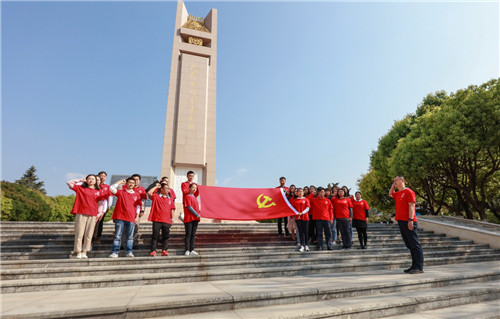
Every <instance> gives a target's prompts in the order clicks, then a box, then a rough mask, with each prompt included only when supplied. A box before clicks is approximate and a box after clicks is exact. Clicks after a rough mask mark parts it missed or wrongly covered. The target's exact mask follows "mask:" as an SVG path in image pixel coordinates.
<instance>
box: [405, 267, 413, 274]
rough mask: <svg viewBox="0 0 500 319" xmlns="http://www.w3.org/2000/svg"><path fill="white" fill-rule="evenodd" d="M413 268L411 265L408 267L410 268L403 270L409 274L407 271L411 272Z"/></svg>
mask: <svg viewBox="0 0 500 319" xmlns="http://www.w3.org/2000/svg"><path fill="white" fill-rule="evenodd" d="M411 270H413V268H411V267H410V268H408V269H405V270H403V272H404V273H405V274H407V273H409V272H410V271H411Z"/></svg>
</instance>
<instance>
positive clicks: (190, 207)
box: [184, 183, 200, 256]
mask: <svg viewBox="0 0 500 319" xmlns="http://www.w3.org/2000/svg"><path fill="white" fill-rule="evenodd" d="M197 193H198V185H196V183H192V184H191V185H190V186H189V194H187V195H186V196H185V198H184V230H185V232H186V237H185V238H184V244H185V246H186V252H185V253H184V255H186V256H189V255H198V253H197V252H196V250H194V239H195V237H196V229H197V228H198V223H199V222H200V207H199V205H198V199H197V198H196V195H195V194H197Z"/></svg>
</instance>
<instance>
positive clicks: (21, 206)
mask: <svg viewBox="0 0 500 319" xmlns="http://www.w3.org/2000/svg"><path fill="white" fill-rule="evenodd" d="M1 186H2V195H3V196H5V197H6V198H8V199H10V200H11V203H12V210H6V211H5V212H4V210H3V209H2V220H15V221H48V220H49V219H48V218H49V215H50V211H51V208H50V206H49V205H48V204H47V203H46V202H45V199H44V197H45V195H43V194H42V193H41V192H39V191H37V190H32V189H29V188H27V187H26V186H24V185H20V184H17V183H9V182H6V181H2V182H1Z"/></svg>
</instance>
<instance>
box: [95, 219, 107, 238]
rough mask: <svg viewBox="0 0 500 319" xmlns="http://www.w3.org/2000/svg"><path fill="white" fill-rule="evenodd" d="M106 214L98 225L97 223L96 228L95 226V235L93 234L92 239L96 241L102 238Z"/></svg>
mask: <svg viewBox="0 0 500 319" xmlns="http://www.w3.org/2000/svg"><path fill="white" fill-rule="evenodd" d="M105 216H106V215H104V216H103V217H102V219H101V220H100V221H99V222H98V223H97V225H95V228H94V235H93V236H92V241H96V240H97V239H99V238H101V236H102V228H103V226H104V217H105Z"/></svg>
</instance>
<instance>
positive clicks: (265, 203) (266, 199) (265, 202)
mask: <svg viewBox="0 0 500 319" xmlns="http://www.w3.org/2000/svg"><path fill="white" fill-rule="evenodd" d="M262 196H264V194H260V195H259V197H257V206H258V207H259V208H269V207H271V206H276V203H275V202H272V200H273V199H272V198H271V197H269V196H264V200H263V201H261V199H262ZM269 202H271V203H269ZM268 203H269V204H268Z"/></svg>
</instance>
